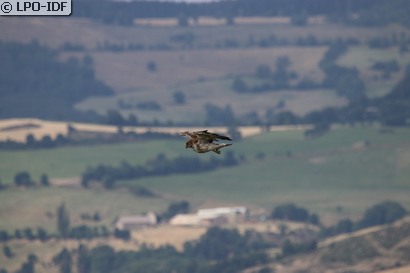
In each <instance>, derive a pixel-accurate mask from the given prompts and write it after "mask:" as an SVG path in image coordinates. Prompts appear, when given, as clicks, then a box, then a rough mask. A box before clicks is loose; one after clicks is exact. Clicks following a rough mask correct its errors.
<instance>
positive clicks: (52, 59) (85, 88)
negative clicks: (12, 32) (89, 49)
mask: <svg viewBox="0 0 410 273" xmlns="http://www.w3.org/2000/svg"><path fill="white" fill-rule="evenodd" d="M89 58H90V57H89V56H88V57H84V59H83V60H79V59H76V58H69V59H68V60H67V61H64V62H63V61H60V60H59V59H58V55H57V52H56V51H55V50H51V49H49V48H47V47H45V46H42V45H40V44H39V43H38V42H36V41H33V42H31V43H29V44H21V43H15V42H0V59H1V60H2V61H1V63H0V71H2V73H0V89H1V90H2V92H1V93H0V108H1V111H0V117H1V118H9V117H27V116H30V117H39V118H52V119H54V120H56V119H57V120H64V119H71V120H72V119H76V120H83V121H86V120H93V121H95V120H96V118H97V117H98V115H97V114H95V113H94V114H92V113H83V112H78V111H76V110H75V109H74V108H73V105H74V104H75V103H77V102H79V101H81V100H83V99H85V98H87V97H89V96H107V95H111V94H113V90H112V89H111V88H109V87H108V86H107V85H105V84H104V83H103V82H101V81H100V80H98V79H97V78H96V77H95V73H94V69H93V67H92V66H91V65H90V61H89ZM33 94H35V96H33ZM28 98H30V99H28Z"/></svg>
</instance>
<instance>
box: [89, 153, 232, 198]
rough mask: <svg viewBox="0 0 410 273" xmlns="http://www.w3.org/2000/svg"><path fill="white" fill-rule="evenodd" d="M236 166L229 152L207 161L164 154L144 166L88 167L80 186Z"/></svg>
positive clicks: (108, 184)
mask: <svg viewBox="0 0 410 273" xmlns="http://www.w3.org/2000/svg"><path fill="white" fill-rule="evenodd" d="M238 164H239V161H238V160H237V159H236V158H235V156H234V154H233V153H232V152H229V151H228V152H227V153H225V155H224V157H223V158H222V159H218V158H215V157H213V158H211V159H210V160H208V161H203V160H200V159H198V157H186V156H179V157H176V158H172V159H169V158H167V157H166V156H165V155H164V154H159V155H157V157H156V158H154V159H152V160H149V161H147V162H146V163H145V165H136V166H133V165H131V164H129V163H128V162H123V163H122V164H121V165H120V166H117V167H114V166H108V165H103V164H100V165H98V166H96V167H88V168H87V169H86V170H85V171H84V172H83V174H82V185H83V186H84V187H88V186H89V184H90V183H91V182H99V183H102V185H103V186H104V187H106V188H112V187H114V185H115V182H116V181H118V180H128V179H140V178H144V177H152V176H163V175H170V174H184V173H197V172H206V171H212V170H215V169H218V168H224V167H231V166H235V165H238ZM151 194H153V193H151V192H150V191H148V192H147V195H151Z"/></svg>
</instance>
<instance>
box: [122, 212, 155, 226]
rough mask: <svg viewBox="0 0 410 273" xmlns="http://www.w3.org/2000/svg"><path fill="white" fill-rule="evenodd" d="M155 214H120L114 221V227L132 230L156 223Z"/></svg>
mask: <svg viewBox="0 0 410 273" xmlns="http://www.w3.org/2000/svg"><path fill="white" fill-rule="evenodd" d="M157 222H158V221H157V216H156V215H155V213H153V212H149V213H147V214H146V215H131V216H121V217H120V218H119V219H118V220H117V222H116V223H115V227H116V228H117V229H119V230H132V229H139V228H143V227H148V226H154V225H156V224H157Z"/></svg>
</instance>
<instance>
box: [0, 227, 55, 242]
mask: <svg viewBox="0 0 410 273" xmlns="http://www.w3.org/2000/svg"><path fill="white" fill-rule="evenodd" d="M51 237H54V235H52V234H50V233H48V232H47V230H45V229H44V228H41V227H39V228H31V227H26V228H23V229H16V230H14V232H13V233H9V232H8V231H5V230H0V242H7V241H9V240H12V239H27V240H30V241H32V240H40V241H47V240H48V239H49V238H51Z"/></svg>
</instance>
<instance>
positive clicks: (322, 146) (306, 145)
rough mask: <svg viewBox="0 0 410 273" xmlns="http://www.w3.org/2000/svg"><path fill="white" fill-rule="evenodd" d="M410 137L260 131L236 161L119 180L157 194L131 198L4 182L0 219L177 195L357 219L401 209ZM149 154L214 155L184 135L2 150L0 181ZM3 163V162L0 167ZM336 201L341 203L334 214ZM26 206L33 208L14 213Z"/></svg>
mask: <svg viewBox="0 0 410 273" xmlns="http://www.w3.org/2000/svg"><path fill="white" fill-rule="evenodd" d="M409 139H410V129H394V130H393V131H391V132H381V131H379V129H377V128H374V127H366V128H344V127H339V128H335V129H333V130H332V131H331V132H330V133H328V134H326V135H325V136H323V137H320V138H317V139H313V140H304V138H303V132H302V131H286V132H274V133H267V134H263V135H260V136H256V137H252V138H248V139H245V140H243V141H241V142H236V143H234V145H233V146H232V147H230V148H229V149H230V150H232V151H234V152H235V154H236V155H237V156H241V157H242V158H243V161H242V163H241V164H240V165H239V166H236V167H231V168H225V169H219V170H216V171H213V172H206V173H197V174H186V175H170V176H166V177H162V176H161V177H151V178H145V179H139V180H131V181H123V182H121V183H120V185H140V186H144V187H146V188H149V189H152V190H154V191H156V192H158V193H162V194H163V195H162V197H161V198H156V199H141V198H135V197H132V196H131V195H130V194H129V193H127V192H126V191H125V190H124V189H122V190H115V191H112V192H110V191H105V190H99V189H91V190H83V189H81V188H58V187H51V188H50V189H34V190H17V189H13V190H6V191H3V192H0V196H1V198H0V200H1V207H2V208H6V209H5V210H2V211H3V212H2V213H1V214H0V217H1V219H2V221H1V222H2V223H5V221H3V220H7V221H6V222H7V227H8V228H11V227H12V226H14V225H16V226H24V223H28V222H30V221H32V223H37V225H39V226H41V225H44V224H45V223H46V222H45V221H46V220H47V219H45V211H50V210H51V211H53V210H54V209H55V207H56V206H57V205H58V204H59V203H61V202H66V203H67V206H68V207H69V208H72V211H73V213H74V214H75V215H79V214H80V211H81V210H82V209H83V210H91V211H92V210H96V209H98V208H105V209H106V210H104V209H103V210H104V211H103V214H104V216H105V217H106V219H110V221H111V220H112V219H114V218H115V216H117V215H118V213H119V212H121V211H123V210H124V209H129V208H135V210H136V211H148V210H154V211H157V212H160V211H161V208H165V207H166V204H167V203H168V202H170V201H172V200H184V199H185V200H188V201H190V202H192V204H193V206H194V207H198V206H209V205H211V204H213V205H215V204H221V205H223V204H225V205H246V206H249V207H251V208H265V209H266V210H270V209H271V208H272V206H274V205H276V204H279V203H283V202H294V203H297V204H299V205H302V206H305V207H308V208H309V209H311V210H312V211H314V212H317V213H319V214H320V215H321V216H322V217H323V219H325V221H330V222H332V221H333V220H334V219H338V218H340V217H357V216H359V215H361V214H362V213H363V211H364V209H366V208H367V207H369V206H371V205H373V204H374V203H377V202H380V201H383V200H386V199H389V200H396V201H399V202H402V203H403V204H404V205H405V206H407V207H410V200H409V199H408V194H409V192H410V182H409V178H410V142H409ZM158 153H164V154H165V155H166V156H168V157H170V158H172V157H173V156H176V155H186V156H199V157H201V158H203V159H204V160H207V159H209V158H210V157H212V156H214V155H211V154H205V155H197V154H194V153H192V151H190V150H185V149H183V141H152V142H144V143H139V144H115V145H103V146H90V147H76V148H61V149H52V150H36V151H16V152H4V151H2V152H0V158H1V161H2V163H3V162H5V163H6V164H7V168H5V169H2V174H3V175H2V177H3V181H5V179H4V178H5V177H7V178H9V177H11V176H12V174H13V173H15V172H17V171H20V170H28V171H30V172H32V173H33V175H34V176H35V175H39V174H41V173H42V172H46V173H48V174H49V175H50V177H51V178H57V177H75V176H79V175H80V174H81V172H82V171H83V170H84V169H85V168H86V166H89V165H93V166H95V165H96V164H97V163H106V164H113V165H118V164H120V163H121V161H124V160H126V161H129V162H131V163H134V164H141V163H143V162H145V161H146V160H148V159H150V158H154V157H155V156H156V155H157V154H158ZM39 158H41V160H39ZM4 166H5V165H4V164H2V168H4ZM6 170H7V171H6ZM4 174H7V176H4ZM28 196H30V198H28ZM123 196H124V198H123ZM22 200H25V201H24V202H22ZM44 200H46V201H44ZM19 204H21V205H20V206H19ZM23 204H24V205H23ZM107 204H109V205H108V206H107ZM337 207H341V208H342V210H341V211H340V209H339V212H337V210H336V208H337ZM27 208H30V209H27ZM16 210H17V211H16ZM26 210H27V211H26ZM32 210H34V211H37V214H36V213H30V215H33V216H30V217H21V218H16V217H15V215H16V214H17V215H18V214H20V215H21V214H23V215H25V213H26V212H28V211H32ZM35 215H37V216H38V215H43V216H42V217H36V216H35ZM26 219H29V220H26ZM36 219H37V220H36ZM21 221H22V222H21Z"/></svg>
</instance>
